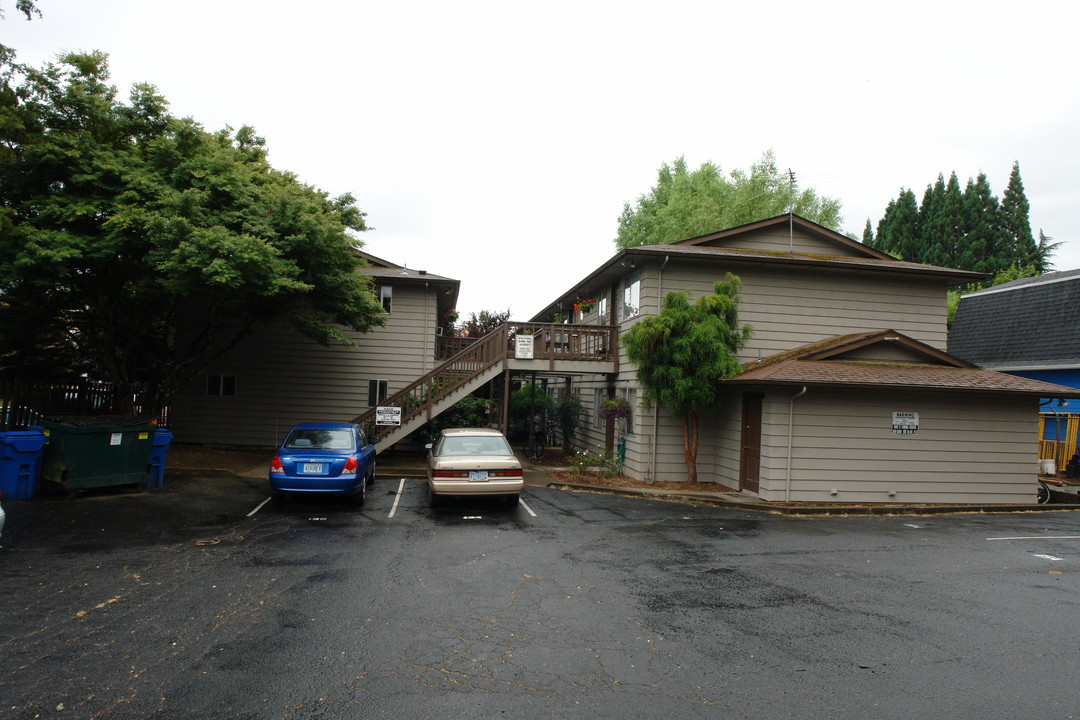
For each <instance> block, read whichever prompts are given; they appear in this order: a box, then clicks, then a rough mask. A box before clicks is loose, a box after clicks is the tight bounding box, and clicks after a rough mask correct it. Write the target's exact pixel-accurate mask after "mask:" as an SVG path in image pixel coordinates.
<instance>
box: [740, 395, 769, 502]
mask: <svg viewBox="0 0 1080 720" xmlns="http://www.w3.org/2000/svg"><path fill="white" fill-rule="evenodd" d="M763 397H764V396H763V395H762V394H761V393H745V394H744V395H743V402H742V452H741V453H740V454H739V489H740V490H749V491H750V492H757V491H758V475H759V474H760V472H761V401H762V398H763Z"/></svg>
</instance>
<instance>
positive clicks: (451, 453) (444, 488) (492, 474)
mask: <svg viewBox="0 0 1080 720" xmlns="http://www.w3.org/2000/svg"><path fill="white" fill-rule="evenodd" d="M427 447H428V478H427V481H428V489H429V490H430V492H431V504H432V505H433V506H434V505H437V504H438V502H439V500H440V499H441V498H442V497H445V496H447V495H501V496H504V497H505V498H506V499H507V502H508V503H511V502H512V503H515V504H516V503H517V499H518V496H519V495H520V494H521V488H522V487H524V486H525V476H524V474H523V473H522V470H521V463H520V462H519V461H518V459H517V458H516V457H515V456H514V451H513V450H511V449H510V443H508V442H506V438H505V437H503V434H502V433H501V432H499V431H498V430H488V429H482V428H476V429H455V430H443V431H442V432H440V433H439V437H438V438H436V440H435V442H434V443H432V444H430V445H428V446H427Z"/></svg>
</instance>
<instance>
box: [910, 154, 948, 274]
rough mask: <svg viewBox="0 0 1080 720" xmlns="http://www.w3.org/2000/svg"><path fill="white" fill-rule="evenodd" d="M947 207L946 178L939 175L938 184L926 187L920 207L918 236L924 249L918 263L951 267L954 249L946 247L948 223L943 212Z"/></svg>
mask: <svg viewBox="0 0 1080 720" xmlns="http://www.w3.org/2000/svg"><path fill="white" fill-rule="evenodd" d="M944 205H945V177H944V176H943V175H942V174H941V173H938V176H937V182H935V183H934V184H933V185H927V186H926V192H925V193H923V201H922V205H921V206H920V207H919V222H918V235H919V245H920V246H921V247H922V248H923V251H922V252H921V253H920V256H919V260H918V262H924V263H928V264H930V265H945V266H947V265H949V264H950V263H952V259H953V249H952V248H951V247H949V246H947V245H946V243H945V238H946V237H947V233H946V232H944V228H945V226H946V223H945V221H944V216H943V215H942V210H943V208H944Z"/></svg>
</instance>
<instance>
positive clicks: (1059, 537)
mask: <svg viewBox="0 0 1080 720" xmlns="http://www.w3.org/2000/svg"><path fill="white" fill-rule="evenodd" d="M986 539H987V540H1080V535H1020V536H1017V537H993V538H986Z"/></svg>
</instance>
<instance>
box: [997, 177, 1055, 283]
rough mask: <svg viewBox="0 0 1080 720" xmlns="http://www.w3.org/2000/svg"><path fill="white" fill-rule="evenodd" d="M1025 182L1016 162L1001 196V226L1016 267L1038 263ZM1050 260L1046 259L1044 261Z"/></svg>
mask: <svg viewBox="0 0 1080 720" xmlns="http://www.w3.org/2000/svg"><path fill="white" fill-rule="evenodd" d="M1030 209H1031V208H1030V205H1029V204H1028V199H1027V196H1026V195H1025V194H1024V181H1023V180H1021V179H1020V163H1019V162H1014V163H1013V166H1012V172H1011V173H1010V174H1009V184H1008V186H1007V187H1006V188H1005V192H1004V193H1003V194H1002V196H1001V226H1002V228H1003V229H1004V230H1005V232H1007V233H1008V234H1009V244H1010V246H1011V247H1010V248H1009V255H1010V256H1011V259H1012V264H1013V266H1014V267H1018V268H1020V267H1025V266H1027V265H1032V264H1034V263H1035V262H1036V259H1037V257H1036V251H1037V249H1038V248H1037V247H1036V245H1035V239H1034V238H1033V237H1032V236H1031V220H1030V219H1029V218H1028V213H1029V211H1030ZM1047 259H1048V258H1046V257H1044V258H1043V260H1047Z"/></svg>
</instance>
